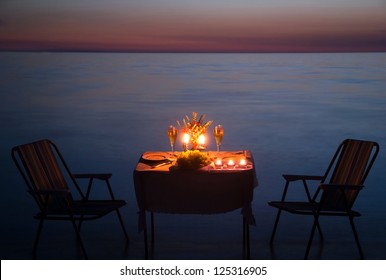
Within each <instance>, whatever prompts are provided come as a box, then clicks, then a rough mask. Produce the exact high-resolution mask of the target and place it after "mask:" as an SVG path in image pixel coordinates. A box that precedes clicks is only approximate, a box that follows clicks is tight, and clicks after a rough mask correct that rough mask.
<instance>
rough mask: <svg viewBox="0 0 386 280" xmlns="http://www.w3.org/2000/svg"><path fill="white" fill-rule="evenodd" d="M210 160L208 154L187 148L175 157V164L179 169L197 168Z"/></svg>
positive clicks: (207, 163)
mask: <svg viewBox="0 0 386 280" xmlns="http://www.w3.org/2000/svg"><path fill="white" fill-rule="evenodd" d="M211 162H212V160H211V158H210V157H209V155H208V154H207V153H203V152H201V151H199V150H193V151H191V150H188V151H185V152H182V153H180V154H179V155H178V157H177V166H178V168H180V169H198V168H201V167H204V166H206V165H209V164H210V163H211Z"/></svg>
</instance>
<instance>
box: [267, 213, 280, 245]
mask: <svg viewBox="0 0 386 280" xmlns="http://www.w3.org/2000/svg"><path fill="white" fill-rule="evenodd" d="M280 215H281V209H279V210H278V211H277V215H276V220H275V224H274V226H273V230H272V234H271V239H270V241H269V243H270V244H271V245H272V243H273V240H274V238H275V234H276V229H277V225H278V223H279V219H280Z"/></svg>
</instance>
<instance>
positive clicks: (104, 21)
mask: <svg viewBox="0 0 386 280" xmlns="http://www.w3.org/2000/svg"><path fill="white" fill-rule="evenodd" d="M0 50H70V51H71V50H72V51H87V50H94V51H100V50H106V51H132V52H308V51H314V52H331V51H337V52H340V51H386V0H365V1H364V0H323V1H321V0H233V1H231V0H203V1H201V0H196V1H192V0H189V1H188V0H132V1H127V0H109V1H106V0H66V1H59V0H56V1H55V0H0Z"/></svg>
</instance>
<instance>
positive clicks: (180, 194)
mask: <svg viewBox="0 0 386 280" xmlns="http://www.w3.org/2000/svg"><path fill="white" fill-rule="evenodd" d="M202 152H203V153H206V155H207V156H209V157H210V159H211V163H210V164H207V165H206V166H202V167H200V168H195V169H186V168H181V167H179V166H178V164H177V158H178V156H179V154H180V153H181V152H166V151H146V152H144V153H143V154H142V155H141V156H140V158H139V160H138V163H137V165H136V167H135V169H134V171H133V180H134V189H135V195H136V200H137V204H138V208H139V211H138V230H139V231H140V232H142V231H143V233H144V242H145V258H148V256H149V252H148V237H147V235H148V234H147V220H146V212H148V213H150V226H151V249H152V251H153V250H154V213H172V214H201V215H207V214H221V213H227V212H231V211H235V210H237V209H240V213H241V216H242V220H243V230H242V236H243V252H244V257H246V258H250V242H249V226H250V225H255V219H254V216H253V211H252V201H253V192H254V189H255V188H256V187H257V186H258V180H257V176H256V169H255V163H254V159H253V155H252V153H251V152H250V151H249V150H236V151H202Z"/></svg>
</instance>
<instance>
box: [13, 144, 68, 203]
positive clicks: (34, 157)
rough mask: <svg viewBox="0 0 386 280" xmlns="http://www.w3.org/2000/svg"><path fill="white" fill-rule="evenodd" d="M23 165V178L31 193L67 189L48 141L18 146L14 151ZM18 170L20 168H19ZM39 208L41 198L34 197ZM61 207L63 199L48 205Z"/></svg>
mask: <svg viewBox="0 0 386 280" xmlns="http://www.w3.org/2000/svg"><path fill="white" fill-rule="evenodd" d="M14 150H15V151H16V152H17V153H18V155H19V158H20V161H21V163H22V165H23V170H20V171H21V172H24V173H25V174H23V177H24V179H25V180H28V182H26V183H27V185H28V187H29V188H30V189H31V190H32V191H37V190H59V189H65V190H66V189H68V185H67V182H66V179H65V177H64V175H63V173H62V170H61V167H60V165H59V164H58V160H57V158H56V156H55V153H54V151H53V149H52V146H51V143H50V141H49V140H40V141H36V142H33V143H29V144H24V145H20V146H18V147H15V149H14ZM19 169H20V167H19ZM69 198H70V199H72V198H71V196H69ZM35 199H36V200H37V202H38V204H39V207H42V206H43V205H42V204H43V197H42V196H38V197H35ZM54 203H57V204H58V205H63V199H55V200H53V199H51V200H50V205H52V204H54Z"/></svg>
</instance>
